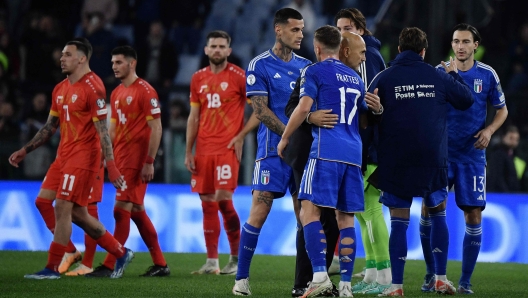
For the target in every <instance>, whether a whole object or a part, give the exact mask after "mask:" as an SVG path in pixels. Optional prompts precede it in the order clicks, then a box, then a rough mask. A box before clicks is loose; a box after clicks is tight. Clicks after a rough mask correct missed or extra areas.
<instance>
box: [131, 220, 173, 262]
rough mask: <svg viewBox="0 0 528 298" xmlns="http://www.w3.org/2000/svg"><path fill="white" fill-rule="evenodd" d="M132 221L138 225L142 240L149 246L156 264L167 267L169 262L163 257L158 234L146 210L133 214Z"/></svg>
mask: <svg viewBox="0 0 528 298" xmlns="http://www.w3.org/2000/svg"><path fill="white" fill-rule="evenodd" d="M132 220H133V221H134V223H135V224H136V226H137V228H138V231H139V234H140V235H141V238H142V239H143V241H144V242H145V244H146V245H147V248H148V250H149V252H150V256H151V257H152V261H153V262H154V264H156V265H158V266H167V262H166V261H165V257H163V253H162V252H161V248H160V245H159V242H158V233H157V232H156V229H155V228H154V225H153V224H152V221H151V220H150V218H149V217H148V215H147V213H146V212H145V210H142V211H139V212H132Z"/></svg>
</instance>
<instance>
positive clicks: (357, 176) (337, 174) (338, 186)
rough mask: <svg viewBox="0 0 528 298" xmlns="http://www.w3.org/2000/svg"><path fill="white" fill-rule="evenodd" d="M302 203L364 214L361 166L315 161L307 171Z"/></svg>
mask: <svg viewBox="0 0 528 298" xmlns="http://www.w3.org/2000/svg"><path fill="white" fill-rule="evenodd" d="M299 200H310V201H311V202H312V203H313V204H314V205H316V206H320V207H329V208H333V209H337V210H339V211H342V212H346V213H355V212H363V211H364V210H365V201H364V197H363V175H362V173H361V167H358V166H355V165H350V164H346V163H342V162H335V161H327V160H321V159H314V158H311V159H309V160H308V163H307V164H306V167H305V168H304V173H303V178H302V181H301V187H300V189H299Z"/></svg>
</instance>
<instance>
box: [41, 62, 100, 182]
mask: <svg viewBox="0 0 528 298" xmlns="http://www.w3.org/2000/svg"><path fill="white" fill-rule="evenodd" d="M52 96H53V101H52V105H51V110H50V115H52V116H55V117H59V119H60V134H61V141H60V144H59V150H58V156H59V157H60V161H61V168H63V169H64V168H81V169H86V170H90V171H94V172H97V171H98V170H99V164H100V162H101V161H100V152H101V144H100V141H99V135H98V133H97V130H96V128H95V125H94V122H97V121H100V120H104V119H106V116H107V109H106V101H105V97H106V90H105V87H104V85H103V82H102V81H101V79H100V78H99V77H98V76H97V75H96V74H95V73H93V72H89V73H87V74H85V75H84V76H83V77H82V78H81V79H79V81H77V82H75V83H74V84H70V81H68V79H65V80H64V81H62V82H60V83H59V84H57V86H55V89H54V90H53V95H52Z"/></svg>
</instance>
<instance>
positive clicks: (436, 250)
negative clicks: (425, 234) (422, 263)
mask: <svg viewBox="0 0 528 298" xmlns="http://www.w3.org/2000/svg"><path fill="white" fill-rule="evenodd" d="M433 252H438V253H442V252H443V251H441V250H440V248H438V247H436V248H435V249H433Z"/></svg>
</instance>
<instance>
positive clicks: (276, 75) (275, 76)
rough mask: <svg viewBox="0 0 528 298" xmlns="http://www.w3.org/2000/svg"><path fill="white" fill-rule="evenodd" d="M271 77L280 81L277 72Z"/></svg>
mask: <svg viewBox="0 0 528 298" xmlns="http://www.w3.org/2000/svg"><path fill="white" fill-rule="evenodd" d="M273 77H274V78H276V79H280V78H281V76H280V74H279V73H278V72H276V73H275V75H274V76H273Z"/></svg>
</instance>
